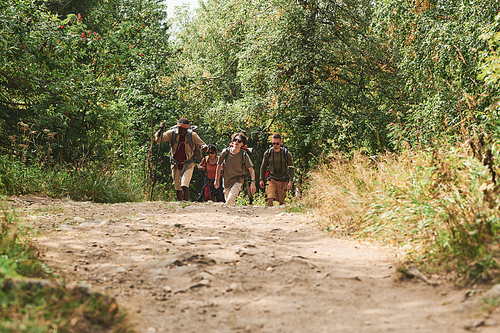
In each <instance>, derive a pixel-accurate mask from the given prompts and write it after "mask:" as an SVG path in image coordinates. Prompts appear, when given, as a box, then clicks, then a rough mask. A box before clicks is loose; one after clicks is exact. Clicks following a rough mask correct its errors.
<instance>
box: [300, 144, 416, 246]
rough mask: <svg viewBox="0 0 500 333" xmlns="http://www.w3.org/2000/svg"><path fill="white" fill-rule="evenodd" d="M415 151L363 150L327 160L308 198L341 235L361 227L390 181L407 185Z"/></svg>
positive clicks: (317, 213)
mask: <svg viewBox="0 0 500 333" xmlns="http://www.w3.org/2000/svg"><path fill="white" fill-rule="evenodd" d="M415 158H418V156H415V154H412V153H410V152H407V153H405V154H402V155H399V156H396V155H394V154H389V153H387V154H385V155H380V156H377V157H368V156H365V155H362V154H359V153H356V154H354V155H353V156H352V157H350V158H347V157H345V156H342V155H337V156H335V157H333V158H331V159H328V160H324V161H323V163H321V165H319V166H318V168H317V169H316V170H314V171H313V172H312V173H311V178H310V183H309V190H308V191H307V192H306V193H305V197H304V199H305V202H306V203H307V204H308V206H310V207H313V209H312V212H313V213H314V215H315V216H316V217H318V218H319V219H320V220H321V221H320V223H321V224H323V225H324V226H325V227H326V228H327V229H328V230H330V231H332V232H334V233H335V234H336V235H337V236H341V235H342V236H346V235H352V234H354V233H355V232H356V231H358V230H359V228H360V226H361V224H362V217H363V216H364V214H365V212H366V210H367V207H368V206H370V205H371V204H372V202H373V200H374V197H375V196H376V194H377V193H380V192H382V191H384V190H385V189H386V188H387V185H392V184H396V185H397V186H406V181H407V180H406V177H407V170H409V169H411V168H413V167H414V166H413V164H415V163H416V162H415V161H414V159H415Z"/></svg>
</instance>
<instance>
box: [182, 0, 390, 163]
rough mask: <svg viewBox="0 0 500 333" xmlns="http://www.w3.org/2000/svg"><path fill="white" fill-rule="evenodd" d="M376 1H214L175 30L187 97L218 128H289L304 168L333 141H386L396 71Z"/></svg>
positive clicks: (374, 144) (353, 144)
mask: <svg viewBox="0 0 500 333" xmlns="http://www.w3.org/2000/svg"><path fill="white" fill-rule="evenodd" d="M370 7H371V5H370V3H369V2H368V1H363V0H360V1H358V0H352V1H347V2H344V5H343V6H340V5H337V4H333V3H331V2H328V1H298V2H292V3H290V2H289V1H280V0H276V1H271V2H269V1H253V2H243V1H237V0H225V1H207V2H206V3H204V4H202V5H201V8H200V9H199V10H198V11H197V12H196V16H194V17H193V18H191V19H186V20H185V21H183V25H182V29H181V30H180V32H179V34H178V35H177V36H176V38H177V40H178V43H179V45H180V46H181V47H182V50H183V52H182V53H181V54H180V55H179V59H180V60H179V61H180V63H182V64H183V66H184V68H185V69H186V70H185V71H183V72H182V73H183V74H184V76H183V78H184V80H185V81H187V82H188V85H187V86H188V87H189V90H186V91H184V92H183V93H184V94H185V95H186V97H185V99H189V100H190V104H191V105H192V106H193V107H195V108H198V109H199V112H200V114H202V115H203V120H204V122H206V123H210V124H211V125H212V126H213V127H214V128H215V129H216V130H217V131H218V132H219V133H220V134H223V133H224V134H225V133H230V132H232V131H235V130H236V129H244V130H245V131H246V132H247V133H253V134H257V133H269V132H280V133H282V134H283V135H284V136H285V141H286V142H287V144H288V145H289V146H290V147H291V149H292V150H293V151H294V152H296V155H295V156H296V158H297V161H298V165H299V166H300V167H301V168H300V169H299V170H306V169H308V168H309V167H310V166H311V165H313V164H314V162H315V159H316V157H318V156H320V155H321V154H322V153H323V152H324V151H325V150H327V151H329V150H330V149H331V148H332V147H334V148H338V149H345V150H347V149H352V148H358V147H368V149H370V150H371V151H377V150H380V149H384V147H386V146H387V143H388V141H387V137H386V134H385V128H386V126H387V124H388V123H389V121H390V119H389V118H388V117H387V116H386V115H385V113H386V111H385V109H386V106H384V105H386V104H387V101H386V99H387V95H388V94H393V93H395V91H396V90H397V89H396V88H394V85H395V84H396V83H397V77H395V76H394V75H392V72H393V68H394V65H393V64H391V58H390V57H389V56H387V52H388V51H389V50H388V49H387V48H385V47H384V46H383V45H381V42H382V40H381V39H380V38H379V37H377V36H374V35H372V34H371V32H370V31H369V28H370V22H371V12H370V11H369V10H367V8H370ZM361 8H363V10H361ZM207 60H209V61H207ZM396 95H397V93H396ZM391 98H394V96H391Z"/></svg>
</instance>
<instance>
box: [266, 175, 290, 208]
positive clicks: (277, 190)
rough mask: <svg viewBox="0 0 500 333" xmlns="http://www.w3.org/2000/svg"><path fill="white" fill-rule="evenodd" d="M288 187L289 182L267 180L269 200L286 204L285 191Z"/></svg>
mask: <svg viewBox="0 0 500 333" xmlns="http://www.w3.org/2000/svg"><path fill="white" fill-rule="evenodd" d="M287 186H288V180H287V181H284V182H282V181H279V180H275V179H272V178H271V179H268V180H267V185H266V196H267V198H268V199H271V198H272V199H274V200H276V201H278V202H279V203H280V204H284V203H285V196H286V195H285V190H286V187H287Z"/></svg>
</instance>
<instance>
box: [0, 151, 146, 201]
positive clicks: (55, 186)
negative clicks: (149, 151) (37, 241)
mask: <svg viewBox="0 0 500 333" xmlns="http://www.w3.org/2000/svg"><path fill="white" fill-rule="evenodd" d="M143 179H144V177H142V176H141V175H140V172H137V171H136V170H133V169H120V168H118V169H114V168H112V167H110V166H106V165H97V164H95V165H87V166H84V167H81V168H78V169H77V168H74V167H72V168H70V167H68V168H64V167H57V166H52V167H47V166H38V165H32V166H30V165H27V164H25V163H22V162H21V161H18V160H12V159H9V158H8V157H6V156H0V193H1V194H4V195H20V194H39V195H46V196H49V197H53V198H64V197H69V198H71V199H73V200H77V201H94V202H99V203H117V202H135V201H141V200H145V199H147V194H146V191H145V189H147V184H145V182H144V180H143Z"/></svg>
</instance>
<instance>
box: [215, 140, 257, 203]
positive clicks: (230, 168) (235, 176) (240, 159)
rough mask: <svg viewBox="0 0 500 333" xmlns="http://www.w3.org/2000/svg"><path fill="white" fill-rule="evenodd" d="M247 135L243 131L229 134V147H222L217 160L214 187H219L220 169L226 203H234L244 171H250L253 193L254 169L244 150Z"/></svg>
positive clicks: (252, 191)
mask: <svg viewBox="0 0 500 333" xmlns="http://www.w3.org/2000/svg"><path fill="white" fill-rule="evenodd" d="M246 144H247V137H246V136H245V134H243V133H234V134H233V135H232V136H231V144H230V146H229V148H226V149H224V150H223V151H222V152H221V153H220V155H219V158H218V160H217V170H216V174H215V188H219V187H220V186H221V184H220V181H219V179H220V174H221V170H222V169H224V172H223V173H222V179H223V183H224V184H223V186H224V196H225V198H226V203H227V204H228V205H234V204H235V203H236V197H237V196H238V194H239V193H240V190H241V187H242V185H243V182H244V181H245V175H246V171H247V170H248V171H249V172H250V176H251V184H250V192H251V193H252V194H254V193H255V191H256V190H257V188H256V187H255V171H254V169H253V163H252V160H251V159H250V156H249V155H248V153H247V151H246V149H245V148H246Z"/></svg>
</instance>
